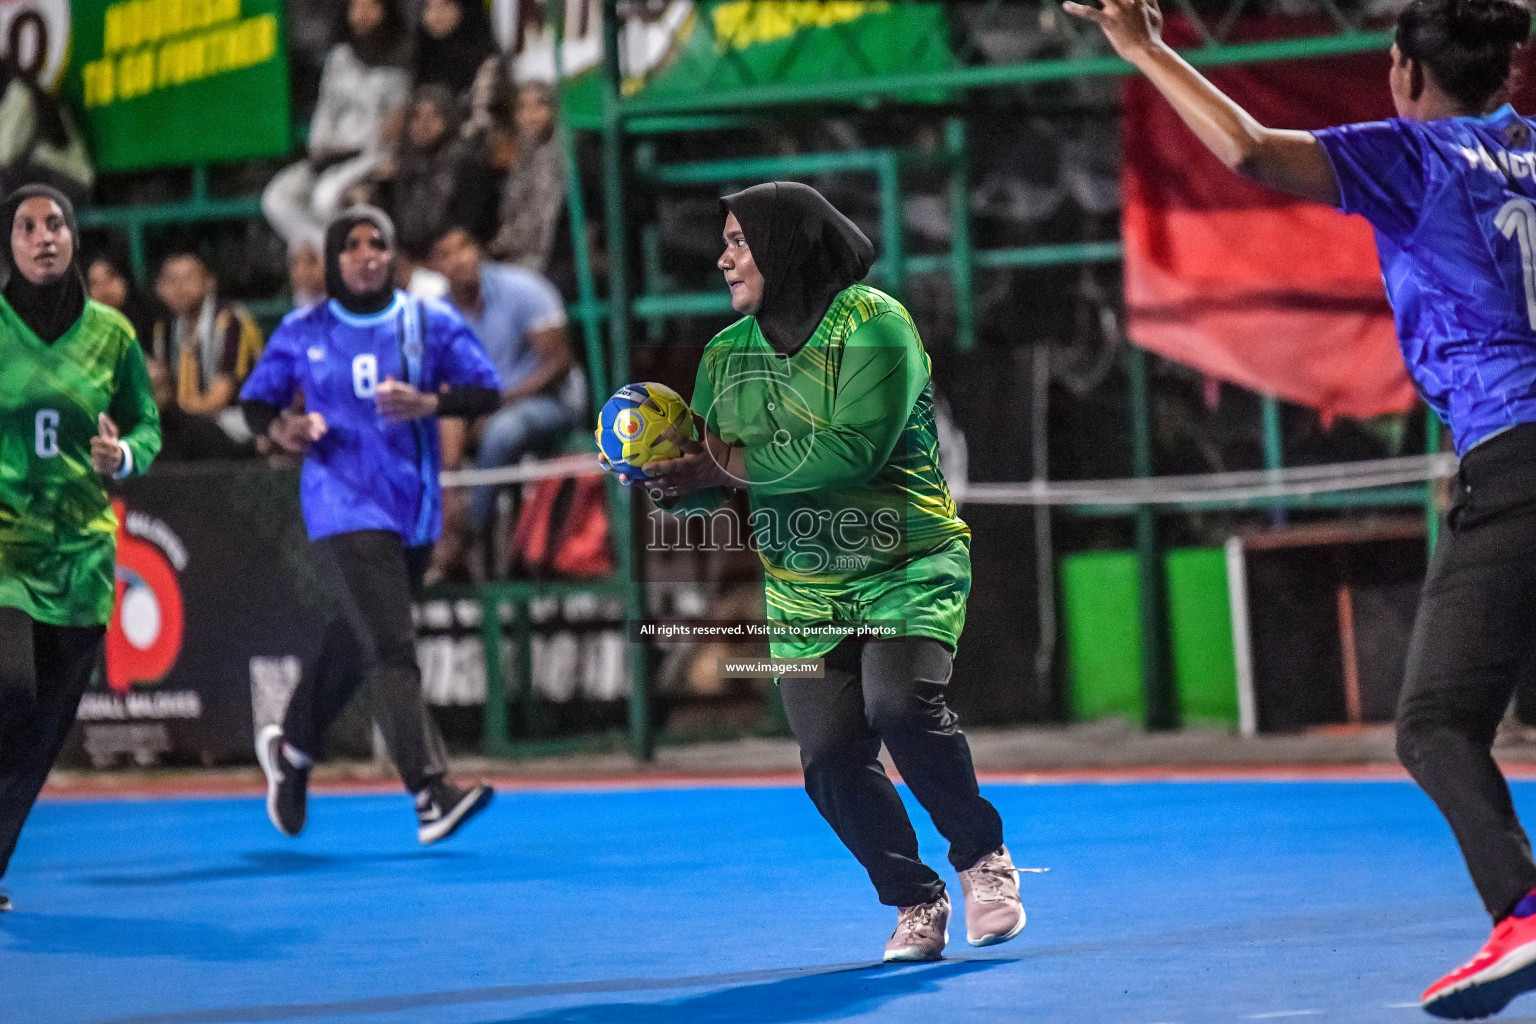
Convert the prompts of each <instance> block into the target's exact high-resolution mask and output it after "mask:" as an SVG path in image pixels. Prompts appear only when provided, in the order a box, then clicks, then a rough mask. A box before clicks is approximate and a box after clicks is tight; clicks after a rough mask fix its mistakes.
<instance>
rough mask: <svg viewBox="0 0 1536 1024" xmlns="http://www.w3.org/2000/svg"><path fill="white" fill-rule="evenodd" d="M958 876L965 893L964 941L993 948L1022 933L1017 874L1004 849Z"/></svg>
mask: <svg viewBox="0 0 1536 1024" xmlns="http://www.w3.org/2000/svg"><path fill="white" fill-rule="evenodd" d="M959 874H960V888H961V889H962V890H963V891H964V892H965V941H967V942H969V943H970V944H971V945H973V946H995V945H997V944H998V943H999V942H1007V941H1008V940H1009V939H1011V938H1013V937H1014V936H1015V935H1017V934H1019V932H1021V931H1023V930H1024V904H1023V902H1021V901H1020V900H1019V871H1018V869H1017V868H1015V867H1014V866H1013V858H1012V857H1010V856H1008V848H1007V847H1006V846H1004V847H1001V848H999V849H998V850H996V851H995V852H993V853H989V854H987V855H986V856H985V857H983V858H981V860H979V861H977V862H976V863H975V864H973V865H971V867H969V868H967V869H966V870H964V871H961V872H960V873H959Z"/></svg>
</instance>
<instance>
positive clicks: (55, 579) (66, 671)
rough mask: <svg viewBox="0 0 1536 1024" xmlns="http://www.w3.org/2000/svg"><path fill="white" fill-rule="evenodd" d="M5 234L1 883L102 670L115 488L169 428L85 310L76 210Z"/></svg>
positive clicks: (13, 212)
mask: <svg viewBox="0 0 1536 1024" xmlns="http://www.w3.org/2000/svg"><path fill="white" fill-rule="evenodd" d="M0 222H3V223H4V224H6V225H7V226H9V228H10V232H11V237H10V243H9V245H7V246H5V247H4V253H5V259H4V260H3V261H0V274H3V275H4V281H3V292H0V876H3V875H4V874H5V869H6V866H7V864H8V862H9V861H10V857H11V852H12V850H14V849H15V846H16V840H17V837H18V836H19V835H20V832H21V827H22V824H23V822H24V821H25V820H26V817H27V814H28V813H29V812H30V811H31V809H32V804H33V802H34V801H35V800H36V799H37V794H38V792H39V791H40V790H41V789H42V786H43V781H44V780H45V779H46V778H47V776H48V769H49V768H50V767H51V766H52V764H53V759H54V758H55V757H56V756H57V755H58V752H59V748H60V746H61V745H62V744H63V742H64V736H65V734H66V733H67V732H68V730H69V725H70V723H71V722H72V721H73V720H74V717H75V709H76V707H77V706H78V705H79V703H80V697H81V694H82V693H83V692H84V690H85V687H86V684H87V683H88V682H89V681H90V678H91V674H92V672H93V670H94V669H95V668H96V666H97V664H98V663H99V662H100V660H101V651H102V639H103V637H104V636H105V635H106V624H107V621H108V620H109V619H110V618H111V616H112V600H113V592H114V584H113V568H114V562H115V557H114V556H115V554H116V550H117V517H116V516H115V515H114V514H113V511H112V506H111V503H110V502H109V501H108V498H107V492H106V489H105V488H104V487H103V478H104V477H108V476H116V477H123V476H128V475H130V474H134V473H142V472H143V471H144V470H145V469H146V468H147V467H148V466H149V463H150V461H151V460H153V459H154V457H155V454H156V453H157V452H159V450H160V417H159V415H158V413H157V412H156V410H155V402H154V398H153V396H152V394H151V391H150V386H149V375H148V373H147V372H146V371H145V368H144V355H143V353H142V352H140V351H139V346H138V344H137V343H136V342H135V341H134V339H133V328H131V327H130V326H128V321H126V320H124V319H123V318H122V316H120V315H119V314H118V313H117V312H116V311H114V310H111V309H108V308H107V307H106V306H103V305H100V304H98V303H95V302H89V301H87V300H86V297H85V286H84V282H83V280H82V279H81V275H80V271H79V269H78V267H77V266H76V264H75V259H74V253H75V239H76V231H75V217H74V210H73V209H72V208H71V207H70V203H69V200H68V199H66V198H64V196H63V195H61V194H60V193H58V192H55V191H54V190H53V189H50V188H43V187H40V186H29V187H26V188H22V189H18V190H17V191H16V192H14V193H13V194H12V195H11V196H10V198H8V199H7V200H6V201H5V203H4V205H3V206H0ZM9 909H10V901H9V900H8V899H7V898H6V897H5V895H4V894H3V893H0V910H9Z"/></svg>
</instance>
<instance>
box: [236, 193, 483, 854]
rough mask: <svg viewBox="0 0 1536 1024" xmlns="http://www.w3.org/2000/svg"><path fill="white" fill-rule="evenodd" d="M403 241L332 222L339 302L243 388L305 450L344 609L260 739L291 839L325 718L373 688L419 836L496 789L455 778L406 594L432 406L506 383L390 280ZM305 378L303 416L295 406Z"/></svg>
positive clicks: (329, 253)
mask: <svg viewBox="0 0 1536 1024" xmlns="http://www.w3.org/2000/svg"><path fill="white" fill-rule="evenodd" d="M394 238H395V228H394V224H393V223H391V222H390V219H389V217H388V216H386V215H385V214H384V212H383V211H382V210H378V209H376V208H374V207H370V206H359V207H353V208H351V209H349V210H346V211H344V212H343V213H342V214H341V215H340V216H338V217H337V218H336V220H334V221H333V222H332V223H331V225H330V226H329V227H328V228H327V229H326V233H325V275H326V289H327V291H328V292H329V293H330V296H331V297H330V300H329V301H327V302H323V303H320V304H319V305H316V306H312V307H310V308H308V309H304V310H299V311H297V312H294V313H290V314H289V315H288V316H287V317H286V318H285V319H284V320H283V322H282V325H281V326H279V327H278V329H277V331H276V332H275V333H274V334H273V335H272V340H271V342H270V343H269V344H268V345H267V349H266V351H265V352H264V353H263V354H262V357H261V361H260V362H258V363H257V364H256V369H255V370H254V371H252V373H251V376H250V379H249V380H247V381H246V383H245V387H244V389H243V390H242V391H241V393H240V397H241V399H242V402H243V405H244V409H245V414H246V418H247V420H248V421H249V423H250V427H251V431H252V433H254V434H256V435H257V436H263V435H264V436H266V437H268V438H269V439H271V441H272V443H273V444H275V445H277V446H279V447H281V448H283V449H284V450H286V451H289V452H292V453H293V454H296V455H303V456H304V469H303V476H302V479H301V483H300V488H299V494H300V499H301V504H302V506H303V511H304V525H305V528H306V529H307V531H308V533H309V539H310V541H311V551H312V553H313V555H314V558H315V561H316V563H317V564H318V566H319V568H320V571H321V573H322V574H323V575H324V577H325V578H326V581H327V583H328V584H329V586H330V588H331V591H332V594H333V595H334V596H335V598H336V602H337V605H338V608H339V613H338V615H337V617H336V619H335V620H334V621H333V622H332V623H331V624H330V626H329V627H328V628H327V630H326V635H325V642H324V645H323V647H322V650H321V654H320V659H319V663H318V665H317V666H316V669H315V671H314V672H313V673H310V674H308V675H306V676H305V678H304V679H303V681H301V682H300V684H299V686H298V688H297V689H296V690H295V692H294V695H293V698H292V700H291V701H290V703H289V705H288V710H287V713H286V715H285V716H284V720H283V724H282V725H281V726H277V725H272V726H268V727H266V728H265V729H263V730H262V731H261V733H260V734H259V735H258V737H257V740H256V753H257V757H258V758H259V759H260V761H261V766H262V769H263V770H264V771H265V772H266V775H267V814H268V816H269V817H270V818H271V819H272V823H273V824H274V825H276V826H277V828H278V829H279V830H280V831H281V832H283V833H284V834H285V835H290V836H293V835H298V834H299V831H300V830H301V829H303V827H304V820H305V802H306V789H307V785H308V777H309V768H310V765H311V764H312V763H313V761H314V759H315V758H317V757H319V755H320V745H321V740H322V739H323V737H324V736H325V732H326V729H327V727H328V726H329V725H330V724H331V722H333V721H334V720H335V718H336V716H337V715H338V714H340V713H341V710H342V708H343V707H345V706H346V703H347V701H348V699H349V698H350V697H351V695H352V693H353V692H354V691H355V690H356V689H357V687H358V686H359V685H360V684H363V683H366V684H367V686H368V689H369V695H370V697H371V698H372V705H373V714H374V720H375V721H376V722H377V723H378V725H379V729H380V731H381V732H382V733H383V734H384V741H385V743H386V744H387V745H388V747H389V752H390V755H391V756H392V757H393V758H394V761H395V767H396V768H397V769H398V770H399V772H400V777H401V779H402V781H403V782H404V783H405V787H406V789H407V790H409V791H410V792H411V793H412V794H414V796H415V802H416V813H417V822H418V828H417V838H418V839H420V841H421V842H422V843H435V842H437V841H439V840H442V839H446V838H447V837H448V836H449V835H451V834H453V832H454V831H455V830H457V829H458V828H459V826H460V825H462V824H463V823H464V822H466V821H468V820H469V819H470V818H471V817H473V816H474V815H475V814H477V813H479V811H480V810H481V809H482V808H484V807H485V805H486V804H487V803H489V802H490V799H491V789H490V787H489V786H486V785H485V784H484V783H479V784H476V785H473V786H470V787H468V788H461V787H459V786H456V785H454V784H453V783H452V782H450V781H449V780H448V778H447V766H446V763H445V761H446V758H445V755H444V752H443V739H442V736H441V735H440V734H439V732H438V730H437V726H436V725H435V724H434V723H433V721H432V719H431V717H430V715H429V714H428V712H427V708H426V704H425V703H424V702H423V700H422V694H421V671H420V669H419V667H418V666H417V663H416V631H415V627H414V625H413V624H412V620H411V598H412V595H413V594H415V593H417V592H418V591H419V589H420V587H421V578H422V574H423V573H424V572H425V571H426V567H427V563H428V561H429V560H430V559H431V555H432V546H433V544H434V542H436V540H437V537H438V534H439V533H440V532H441V530H442V494H441V491H440V489H439V486H438V470H439V461H440V459H439V454H438V431H437V417H439V416H478V415H481V414H483V413H487V412H490V411H491V410H493V409H495V408H496V406H497V404H498V402H499V401H500V381H499V380H498V378H497V375H496V369H495V367H493V366H492V365H491V363H490V360H488V359H487V358H486V356H485V353H484V352H483V351H482V350H481V348H480V343H479V341H477V340H476V339H475V336H474V334H473V333H472V332H471V331H470V329H469V327H468V325H466V324H465V323H464V320H463V318H462V317H460V316H459V315H458V314H457V313H455V312H454V311H453V310H452V309H451V308H450V307H448V306H446V305H444V304H443V303H440V302H436V301H422V300H419V299H413V298H411V297H409V296H407V295H406V294H405V293H404V292H401V291H396V290H395V287H394V267H393V256H394V248H395V241H394ZM444 388H446V390H444ZM300 389H302V391H303V393H304V403H305V408H306V412H304V413H293V412H290V411H288V408H289V405H290V403H291V402H292V401H293V398H294V395H295V393H296V392H297V391H299V390H300Z"/></svg>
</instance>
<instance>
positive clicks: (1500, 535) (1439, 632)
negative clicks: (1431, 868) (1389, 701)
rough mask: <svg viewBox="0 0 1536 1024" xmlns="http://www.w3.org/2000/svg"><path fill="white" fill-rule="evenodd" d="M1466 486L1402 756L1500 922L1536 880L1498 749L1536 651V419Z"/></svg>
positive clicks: (1426, 616) (1491, 444)
mask: <svg viewBox="0 0 1536 1024" xmlns="http://www.w3.org/2000/svg"><path fill="white" fill-rule="evenodd" d="M1457 488H1458V492H1459V493H1458V494H1457V500H1456V503H1455V506H1454V507H1453V508H1452V509H1451V514H1450V520H1449V529H1447V530H1445V531H1443V532H1442V533H1441V536H1440V543H1439V546H1438V547H1437V549H1436V551H1435V556H1434V560H1433V561H1432V562H1431V564H1430V568H1429V577H1428V579H1427V580H1426V581H1425V583H1424V594H1423V598H1422V600H1421V601H1420V604H1419V614H1418V618H1417V619H1416V620H1415V622H1414V628H1413V641H1412V644H1411V646H1410V648H1409V654H1408V673H1407V679H1406V680H1405V682H1404V684H1403V694H1402V701H1401V703H1400V704H1399V707H1398V712H1397V752H1398V756H1399V757H1400V758H1401V759H1402V762H1403V766H1404V767H1405V768H1407V769H1408V771H1409V773H1410V774H1412V775H1413V777H1414V779H1415V781H1417V782H1418V784H1419V785H1420V786H1422V787H1423V788H1424V791H1425V792H1426V793H1428V794H1429V796H1430V798H1431V799H1433V800H1434V801H1435V803H1436V804H1437V805H1438V806H1439V808H1440V813H1442V814H1444V815H1445V818H1446V820H1447V821H1448V822H1450V825H1451V830H1452V831H1453V832H1454V833H1455V834H1456V841H1457V842H1458V843H1460V844H1461V852H1462V854H1463V856H1465V857H1466V860H1467V867H1468V869H1470V871H1471V872H1472V881H1473V884H1475V885H1476V886H1477V891H1478V894H1479V895H1480V896H1481V897H1482V899H1483V905H1484V906H1485V907H1487V908H1488V913H1489V914H1491V915H1493V917H1494V919H1495V920H1496V921H1497V920H1499V919H1502V918H1504V917H1507V916H1508V915H1509V913H1510V911H1512V910H1513V909H1514V906H1515V904H1516V903H1518V902H1519V901H1520V898H1521V897H1523V896H1524V895H1525V894H1526V893H1527V892H1529V891H1530V890H1531V889H1532V888H1533V887H1536V863H1533V862H1532V860H1531V844H1530V841H1529V840H1528V839H1527V838H1526V835H1525V830H1524V829H1523V828H1521V827H1520V821H1519V819H1518V818H1516V817H1515V808H1514V804H1513V803H1512V802H1511V801H1510V795H1509V786H1508V785H1507V784H1506V783H1505V781H1504V775H1503V773H1502V772H1500V771H1499V766H1498V765H1497V764H1496V763H1495V762H1494V760H1493V755H1492V753H1491V750H1492V747H1493V738H1494V733H1495V732H1496V731H1497V729H1498V726H1499V721H1500V719H1502V718H1503V717H1504V712H1505V710H1506V709H1507V708H1508V707H1509V701H1510V696H1511V695H1512V694H1513V693H1514V690H1515V686H1516V684H1517V683H1518V682H1519V680H1520V678H1521V676H1522V674H1524V673H1525V672H1527V671H1528V670H1529V669H1530V668H1531V667H1532V655H1533V654H1536V424H1532V425H1526V426H1521V427H1516V428H1515V429H1513V430H1511V431H1508V432H1507V433H1504V434H1501V435H1499V436H1498V437H1495V438H1493V439H1491V440H1489V441H1485V442H1483V443H1482V444H1480V445H1478V446H1477V447H1476V448H1474V449H1472V451H1470V452H1468V453H1467V456H1466V458H1465V459H1463V460H1462V464H1461V474H1460V477H1459V479H1458V480H1457Z"/></svg>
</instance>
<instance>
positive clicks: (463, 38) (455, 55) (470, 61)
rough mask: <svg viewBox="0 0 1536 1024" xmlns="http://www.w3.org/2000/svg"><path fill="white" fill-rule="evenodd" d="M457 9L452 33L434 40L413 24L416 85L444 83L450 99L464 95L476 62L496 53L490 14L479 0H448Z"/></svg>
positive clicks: (424, 28)
mask: <svg viewBox="0 0 1536 1024" xmlns="http://www.w3.org/2000/svg"><path fill="white" fill-rule="evenodd" d="M450 2H451V3H452V4H453V5H454V6H455V7H457V8H458V9H459V23H458V25H456V26H454V29H453V31H452V32H450V33H448V34H447V35H446V36H444V37H443V38H441V39H435V38H433V36H432V33H430V32H428V31H427V30H426V26H424V25H422V24H421V21H420V19H417V24H416V32H417V36H416V69H415V70H416V75H415V77H416V84H417V85H445V86H447V87H448V91H449V92H451V93H453V95H454V98H455V99H457V98H458V97H460V96H462V95H463V94H464V90H466V89H468V88H469V86H470V84H471V83H472V82H474V80H475V75H476V74H477V73H479V71H480V65H482V64H484V63H485V59H486V58H487V57H490V56H492V55H493V54H495V53H496V39H495V36H494V35H493V34H492V32H491V17H490V15H489V14H487V13H486V9H485V4H483V3H481V2H480V0H450Z"/></svg>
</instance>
